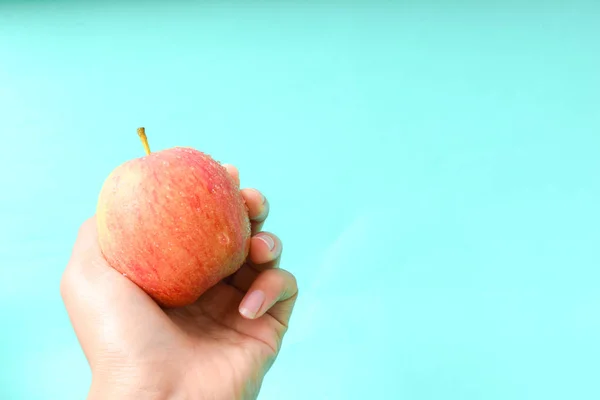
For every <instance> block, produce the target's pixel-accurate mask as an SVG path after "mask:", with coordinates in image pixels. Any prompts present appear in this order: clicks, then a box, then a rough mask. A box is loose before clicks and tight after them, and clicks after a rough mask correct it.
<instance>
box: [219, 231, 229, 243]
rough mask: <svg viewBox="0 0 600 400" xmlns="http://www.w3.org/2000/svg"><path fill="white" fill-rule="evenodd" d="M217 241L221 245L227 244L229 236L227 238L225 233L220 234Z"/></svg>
mask: <svg viewBox="0 0 600 400" xmlns="http://www.w3.org/2000/svg"><path fill="white" fill-rule="evenodd" d="M219 241H220V242H221V243H222V244H228V243H229V236H227V234H226V233H225V232H223V233H220V234H219Z"/></svg>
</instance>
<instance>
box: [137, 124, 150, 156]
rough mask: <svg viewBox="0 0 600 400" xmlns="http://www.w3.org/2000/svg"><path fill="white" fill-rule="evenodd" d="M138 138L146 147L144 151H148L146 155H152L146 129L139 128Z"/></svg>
mask: <svg viewBox="0 0 600 400" xmlns="http://www.w3.org/2000/svg"><path fill="white" fill-rule="evenodd" d="M137 133H138V136H139V137H140V140H141V141H142V144H143V145H144V150H146V155H148V154H150V145H149V144H148V138H147V137H146V129H144V128H138V130H137Z"/></svg>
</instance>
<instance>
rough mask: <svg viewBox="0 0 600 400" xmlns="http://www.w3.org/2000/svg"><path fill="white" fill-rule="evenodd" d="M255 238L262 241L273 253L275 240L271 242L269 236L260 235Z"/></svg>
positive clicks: (271, 239)
mask: <svg viewBox="0 0 600 400" xmlns="http://www.w3.org/2000/svg"><path fill="white" fill-rule="evenodd" d="M256 237H257V238H258V239H260V240H262V241H263V242H264V243H265V244H266V245H267V247H268V248H269V251H273V249H274V248H275V240H273V238H272V237H271V236H270V235H260V236H256Z"/></svg>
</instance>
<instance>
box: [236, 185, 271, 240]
mask: <svg viewBox="0 0 600 400" xmlns="http://www.w3.org/2000/svg"><path fill="white" fill-rule="evenodd" d="M242 196H243V197H244V201H245V202H246V206H247V207H248V216H249V217H250V222H251V225H252V233H253V234H254V233H256V232H259V231H260V230H261V229H262V227H263V224H264V223H265V220H266V219H267V217H268V216H269V202H268V201H267V198H266V197H265V196H264V195H263V194H262V193H261V192H259V191H258V190H256V189H242Z"/></svg>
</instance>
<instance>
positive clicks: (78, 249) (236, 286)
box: [60, 165, 298, 400]
mask: <svg viewBox="0 0 600 400" xmlns="http://www.w3.org/2000/svg"><path fill="white" fill-rule="evenodd" d="M225 167H226V168H227V170H228V171H229V173H230V174H231V176H232V177H233V178H234V180H235V181H236V182H237V184H238V185H239V174H238V171H237V169H236V168H235V167H233V166H230V165H226V166H225ZM241 192H242V195H243V197H244V200H245V202H246V205H247V206H248V214H249V216H250V220H251V224H252V235H253V237H252V239H251V245H250V254H249V256H248V259H247V262H246V263H245V264H244V265H243V266H242V267H241V268H240V269H239V271H238V272H236V273H235V274H234V275H232V276H231V277H228V278H227V279H225V280H223V281H221V282H220V283H218V284H217V285H216V286H214V287H213V288H211V289H210V290H208V291H207V292H206V293H204V294H203V295H202V296H201V297H200V298H199V299H198V301H196V302H195V303H194V304H192V305H190V306H187V307H183V308H178V309H162V308H161V307H159V306H158V305H157V304H156V303H155V302H154V301H153V300H152V299H151V298H150V297H149V296H148V295H147V294H146V293H145V292H144V291H142V290H141V289H140V288H139V287H138V286H136V285H135V284H134V283H132V282H131V281H130V280H129V279H127V278H126V277H124V276H122V275H121V274H119V273H118V272H117V271H115V270H114V269H112V268H111V267H110V266H109V265H108V264H107V263H106V261H105V260H104V258H103V256H102V253H101V251H100V248H99V247H98V241H97V232H96V224H95V218H94V217H92V218H90V219H89V220H87V221H86V222H85V223H84V224H83V225H82V226H81V228H80V231H79V234H78V237H77V240H76V242H75V245H74V247H73V252H72V255H71V259H70V261H69V263H68V265H67V268H66V270H65V272H64V274H63V278H62V281H61V288H60V289H61V294H62V297H63V300H64V303H65V306H66V309H67V312H68V313H69V317H70V319H71V323H72V325H73V328H74V329H75V333H76V334H77V338H78V339H79V343H80V344H81V347H82V348H83V351H84V353H85V356H86V358H87V360H88V362H89V365H90V368H91V371H92V384H91V387H90V391H89V394H88V399H90V400H100V399H102V400H103V399H115V400H121V399H123V400H125V399H140V400H141V399H152V400H154V399H156V400H159V399H165V400H166V399H169V400H171V399H211V400H213V399H214V400H234V399H240V400H241V399H244V400H246V399H256V398H257V396H258V393H259V390H260V387H261V385H262V381H263V378H264V376H265V374H266V373H267V371H268V370H269V368H270V367H271V365H272V364H273V362H274V361H275V359H276V357H277V355H278V353H279V350H280V348H281V344H282V340H283V337H284V335H285V333H286V331H287V328H288V323H289V321H290V317H291V314H292V310H293V308H294V303H295V301H296V298H297V296H298V287H297V284H296V279H295V278H294V276H293V275H292V274H291V273H289V272H287V271H285V270H283V269H281V268H279V262H280V259H281V252H282V243H281V240H280V239H279V238H278V237H277V236H275V235H274V234H272V233H269V232H264V231H262V226H263V224H264V222H265V219H266V218H267V216H268V213H269V203H268V202H267V201H266V199H265V198H264V196H263V195H262V194H261V193H260V192H259V191H257V190H255V189H242V191H241Z"/></svg>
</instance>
